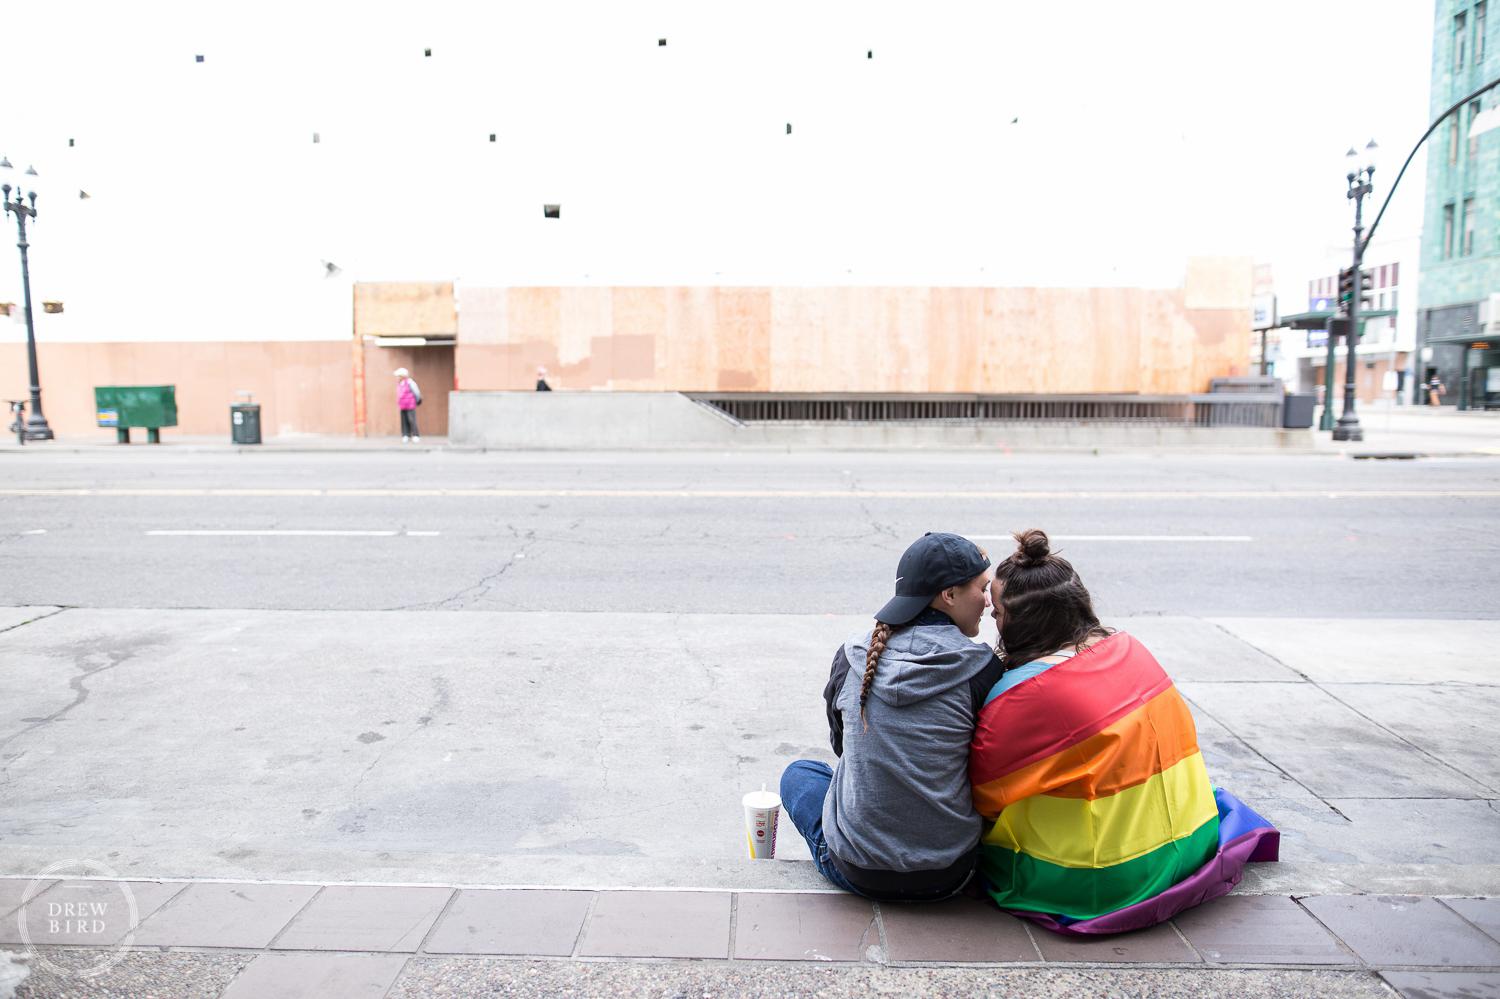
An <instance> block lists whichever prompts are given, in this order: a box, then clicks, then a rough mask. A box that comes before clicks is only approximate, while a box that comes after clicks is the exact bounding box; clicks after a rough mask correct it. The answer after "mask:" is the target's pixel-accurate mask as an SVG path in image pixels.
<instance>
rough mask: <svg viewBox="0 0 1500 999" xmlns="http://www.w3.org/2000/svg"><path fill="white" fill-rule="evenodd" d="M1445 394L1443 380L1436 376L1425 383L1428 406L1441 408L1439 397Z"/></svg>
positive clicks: (1445, 388) (1446, 391) (1446, 390)
mask: <svg viewBox="0 0 1500 999" xmlns="http://www.w3.org/2000/svg"><path fill="white" fill-rule="evenodd" d="M1447 394H1448V389H1447V387H1446V386H1445V385H1443V380H1442V379H1441V378H1439V377H1438V376H1437V375H1433V376H1432V380H1431V381H1429V382H1428V383H1427V400H1428V405H1430V406H1441V405H1442V404H1443V403H1442V400H1441V399H1440V397H1441V396H1445V395H1447Z"/></svg>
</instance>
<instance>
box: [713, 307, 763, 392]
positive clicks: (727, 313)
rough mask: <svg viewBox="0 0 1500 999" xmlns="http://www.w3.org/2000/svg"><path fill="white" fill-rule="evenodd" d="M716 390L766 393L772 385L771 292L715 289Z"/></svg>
mask: <svg viewBox="0 0 1500 999" xmlns="http://www.w3.org/2000/svg"><path fill="white" fill-rule="evenodd" d="M714 322H715V326H716V328H717V341H718V356H717V366H718V372H717V374H716V375H715V385H714V387H715V388H718V389H723V390H725V391H760V392H764V391H767V389H768V386H769V385H770V384H771V289H770V288H718V289H716V290H715V296H714Z"/></svg>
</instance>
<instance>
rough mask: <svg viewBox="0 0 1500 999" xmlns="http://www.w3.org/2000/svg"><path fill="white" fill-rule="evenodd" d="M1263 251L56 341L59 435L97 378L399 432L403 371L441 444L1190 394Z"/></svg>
mask: <svg viewBox="0 0 1500 999" xmlns="http://www.w3.org/2000/svg"><path fill="white" fill-rule="evenodd" d="M1250 274H1251V266H1250V260H1249V258H1200V259H1194V260H1190V261H1189V262H1188V267H1187V273H1186V276H1185V280H1184V282H1183V286H1182V287H1180V288H1172V289H1143V288H973V287H946V288H944V287H925V288H924V287H795V286H787V287H740V286H725V287H670V286H664V287H503V286H484V285H470V284H463V285H459V286H457V287H455V285H454V284H453V283H452V282H377V283H360V284H356V285H355V286H354V294H353V303H352V304H353V339H352V342H351V340H350V339H349V332H350V331H349V327H347V326H345V327H344V328H343V329H330V330H329V334H328V339H327V340H315V341H285V342H283V341H278V340H274V339H268V340H265V341H259V342H213V341H205V342H198V343H128V342H113V343H57V342H51V341H50V340H49V339H47V338H46V337H45V335H44V334H42V333H41V331H39V339H41V342H40V343H39V344H38V352H39V354H40V367H41V372H42V380H43V385H42V387H43V393H44V395H43V398H44V402H45V405H46V412H47V416H48V418H49V419H50V420H51V422H52V425H53V428H54V429H55V430H56V431H57V432H58V433H64V434H77V433H89V432H94V433H106V434H107V433H108V431H103V432H101V431H98V430H97V428H96V427H95V422H94V413H93V394H92V393H93V386H94V385H107V384H168V383H170V384H175V385H176V386H177V398H178V403H179V408H180V419H181V426H179V427H178V428H176V430H175V431H174V433H176V434H223V435H225V436H227V435H228V433H229V408H228V407H229V403H230V402H232V401H233V400H234V392H236V391H238V390H242V389H248V390H254V391H255V393H256V395H255V399H256V401H257V402H260V403H261V404H262V405H263V407H264V409H263V411H262V426H263V427H265V429H266V432H267V433H271V434H284V433H326V434H347V433H351V432H352V433H356V434H369V435H386V434H395V433H397V432H398V426H399V424H398V416H397V412H396V394H395V377H394V375H393V374H392V372H393V371H394V370H395V369H396V368H398V367H405V368H408V369H409V370H410V371H411V372H412V374H413V375H414V376H415V377H416V379H417V380H418V382H419V383H420V384H421V386H422V389H423V393H424V396H425V398H424V403H423V406H422V408H421V410H420V412H419V414H418V419H419V423H420V425H421V428H422V432H423V433H424V434H425V435H440V434H443V433H445V432H446V430H447V405H448V399H447V393H448V390H449V389H450V388H458V389H460V390H467V389H530V388H532V387H533V386H534V385H535V383H536V369H537V367H538V366H544V367H546V368H547V369H548V380H549V381H550V383H551V384H552V386H553V387H554V388H557V389H559V390H568V389H575V390H609V389H616V390H637V391H708V392H712V391H743V392H927V393H931V392H986V393H1012V392H1014V393H1068V394H1076V393H1120V392H1133V393H1141V394H1159V393H1165V394H1177V393H1188V392H1202V391H1205V390H1206V389H1207V388H1208V380H1209V379H1210V378H1212V377H1214V376H1217V375H1229V374H1243V373H1245V370H1246V366H1247V359H1248V345H1249V341H1250ZM25 372H26V365H25V347H24V344H9V343H7V344H0V388H5V389H6V392H7V393H9V394H7V395H6V396H5V397H6V398H21V397H22V396H23V395H24V394H25V378H26V376H25Z"/></svg>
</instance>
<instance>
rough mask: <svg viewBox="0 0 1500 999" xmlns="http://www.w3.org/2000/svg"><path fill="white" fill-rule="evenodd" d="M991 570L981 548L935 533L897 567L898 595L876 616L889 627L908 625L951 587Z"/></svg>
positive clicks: (907, 553) (925, 537) (914, 545)
mask: <svg viewBox="0 0 1500 999" xmlns="http://www.w3.org/2000/svg"><path fill="white" fill-rule="evenodd" d="M989 567H990V560H989V559H988V558H987V557H986V556H985V554H984V552H982V551H980V550H979V546H978V545H976V544H975V543H974V542H972V541H970V540H969V539H968V538H961V537H959V536H958V535H957V534H933V533H932V532H931V531H929V532H928V533H926V534H924V535H922V536H921V537H920V538H918V539H917V540H916V541H914V542H912V544H911V547H909V548H907V549H906V551H905V552H904V553H903V554H902V555H901V561H900V563H899V564H897V566H896V595H895V596H894V597H892V598H891V599H890V601H889V602H888V603H887V604H886V605H885V606H884V607H882V608H880V612H879V613H877V614H876V615H875V620H877V621H884V622H885V623H886V624H905V623H906V622H908V621H910V620H911V619H912V618H914V617H916V616H917V615H918V614H920V613H922V608H924V607H926V606H927V605H928V604H930V603H932V600H933V598H934V597H936V596H937V595H938V594H939V593H942V592H943V591H944V590H946V589H947V588H948V587H950V586H957V585H958V584H959V583H967V582H968V581H969V580H971V579H973V578H974V577H975V576H977V575H979V574H980V573H981V572H983V571H984V570H986V569H988V568H989Z"/></svg>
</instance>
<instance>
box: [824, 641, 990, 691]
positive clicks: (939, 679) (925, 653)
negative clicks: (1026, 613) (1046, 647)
mask: <svg viewBox="0 0 1500 999" xmlns="http://www.w3.org/2000/svg"><path fill="white" fill-rule="evenodd" d="M870 637H871V634H870V632H868V631H856V632H854V633H853V634H851V635H850V636H849V637H848V638H847V639H845V641H844V654H845V655H846V656H848V657H849V665H850V666H851V667H852V668H853V670H854V672H855V673H857V674H859V675H860V676H863V675H864V670H865V656H866V655H867V654H868V653H869V650H870ZM992 655H994V651H993V650H992V649H991V648H990V647H989V646H988V645H979V644H977V643H975V642H973V641H971V640H970V639H969V638H968V637H967V636H965V635H964V633H963V632H961V631H959V630H958V628H957V626H955V625H953V624H930V625H922V624H919V625H912V626H910V627H905V628H901V629H900V630H899V631H897V632H896V633H895V634H894V635H892V636H891V638H890V641H889V642H887V643H886V646H885V653H884V654H883V655H882V656H881V657H880V667H879V668H878V669H877V670H876V671H875V682H874V684H873V685H872V686H871V687H870V696H872V697H878V698H880V699H881V700H882V701H884V702H885V703H887V704H889V705H891V706H892V707H896V708H904V707H906V706H908V705H911V704H916V703H917V702H919V701H925V700H927V699H928V698H929V697H934V696H936V695H938V694H941V693H944V692H946V691H949V690H952V689H953V688H954V687H957V686H959V685H960V684H965V683H968V682H969V680H970V679H972V678H973V677H974V676H975V675H976V674H977V673H978V672H979V671H980V670H982V669H984V668H985V667H986V666H988V665H989V663H990V657H991V656H992Z"/></svg>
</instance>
